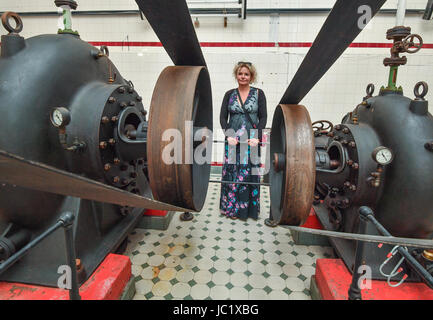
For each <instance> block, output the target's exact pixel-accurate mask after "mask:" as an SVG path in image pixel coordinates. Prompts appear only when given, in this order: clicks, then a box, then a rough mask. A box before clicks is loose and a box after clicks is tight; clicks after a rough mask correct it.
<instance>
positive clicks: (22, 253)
mask: <svg viewBox="0 0 433 320" xmlns="http://www.w3.org/2000/svg"><path fill="white" fill-rule="evenodd" d="M62 226H63V221H62V220H60V219H59V220H58V221H57V222H56V223H55V224H54V225H53V226H51V227H49V228H48V229H47V230H46V231H45V232H43V233H42V234H40V235H39V236H37V237H36V238H35V239H34V240H32V241H30V242H29V243H28V244H27V245H25V246H24V247H22V248H21V250H19V251H18V252H16V253H15V254H13V255H12V256H11V257H10V258H9V259H7V260H6V261H4V262H3V263H1V264H0V274H2V273H3V272H5V271H6V270H8V269H9V268H10V267H12V266H13V265H14V264H15V263H16V262H17V261H18V260H20V259H21V258H22V257H23V256H25V255H26V254H27V252H29V251H30V249H32V248H33V247H35V246H36V245H37V244H38V243H39V242H41V241H42V240H44V239H45V238H46V237H48V236H49V235H50V234H52V233H53V232H54V231H56V230H57V229H59V228H60V227H62Z"/></svg>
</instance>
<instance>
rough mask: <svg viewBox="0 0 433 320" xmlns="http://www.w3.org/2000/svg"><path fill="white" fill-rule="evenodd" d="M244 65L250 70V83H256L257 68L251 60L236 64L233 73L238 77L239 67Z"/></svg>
mask: <svg viewBox="0 0 433 320" xmlns="http://www.w3.org/2000/svg"><path fill="white" fill-rule="evenodd" d="M244 67H245V68H247V69H248V70H249V71H250V74H251V79H250V83H255V82H256V80H257V70H256V68H255V67H254V65H253V64H252V63H251V62H244V61H239V62H238V63H237V64H236V65H235V67H234V69H233V75H234V77H235V79H237V75H238V71H239V69H241V68H244Z"/></svg>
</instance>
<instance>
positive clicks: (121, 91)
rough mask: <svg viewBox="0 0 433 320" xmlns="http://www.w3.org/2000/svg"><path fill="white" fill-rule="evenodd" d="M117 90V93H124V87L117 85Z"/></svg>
mask: <svg viewBox="0 0 433 320" xmlns="http://www.w3.org/2000/svg"><path fill="white" fill-rule="evenodd" d="M117 92H119V93H125V88H124V87H119V88H118V89H117Z"/></svg>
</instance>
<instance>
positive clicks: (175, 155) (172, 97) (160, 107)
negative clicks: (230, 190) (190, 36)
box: [147, 66, 213, 211]
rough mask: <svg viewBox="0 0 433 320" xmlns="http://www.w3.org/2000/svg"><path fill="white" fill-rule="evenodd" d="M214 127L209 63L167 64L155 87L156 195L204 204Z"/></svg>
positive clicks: (151, 160) (151, 152)
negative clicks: (207, 66) (203, 65)
mask: <svg viewBox="0 0 433 320" xmlns="http://www.w3.org/2000/svg"><path fill="white" fill-rule="evenodd" d="M212 128H213V125H212V98H211V87H210V79H209V74H208V71H207V69H206V68H205V67H202V66H171V67H167V68H165V69H164V70H163V71H162V73H161V75H160V76H159V79H158V81H157V83H156V85H155V89H154V91H153V96H152V102H151V106H150V117H149V129H148V130H149V131H148V140H147V162H148V172H149V182H150V186H151V189H152V193H153V196H154V198H155V199H156V200H159V201H162V202H165V203H170V204H176V205H177V206H180V207H183V208H188V209H191V210H193V211H200V210H201V208H202V207H203V204H204V201H205V198H206V193H207V189H208V184H209V175H210V164H211V156H212V134H211V130H212Z"/></svg>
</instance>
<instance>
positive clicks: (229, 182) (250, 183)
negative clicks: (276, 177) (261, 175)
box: [209, 180, 270, 187]
mask: <svg viewBox="0 0 433 320" xmlns="http://www.w3.org/2000/svg"><path fill="white" fill-rule="evenodd" d="M209 182H212V183H223V184H245V185H253V186H254V185H255V186H268V187H269V186H270V184H269V183H263V182H240V181H221V180H209Z"/></svg>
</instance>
